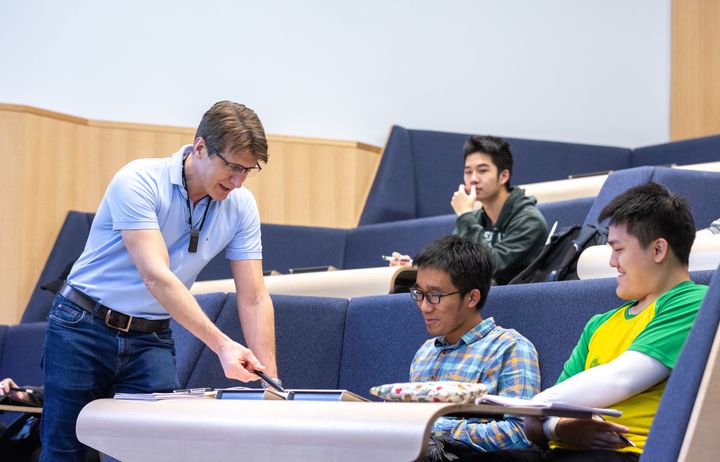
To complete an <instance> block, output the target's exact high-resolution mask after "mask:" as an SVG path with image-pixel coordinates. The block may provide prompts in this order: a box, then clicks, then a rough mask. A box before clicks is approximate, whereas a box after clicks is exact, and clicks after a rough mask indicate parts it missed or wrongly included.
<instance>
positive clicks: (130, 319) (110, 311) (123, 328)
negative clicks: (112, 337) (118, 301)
mask: <svg viewBox="0 0 720 462" xmlns="http://www.w3.org/2000/svg"><path fill="white" fill-rule="evenodd" d="M112 311H113V310H111V309H109V308H108V310H107V312H106V313H105V325H106V326H108V327H111V328H113V329H117V330H119V331H120V332H129V331H130V324H132V320H133V317H132V316H130V315H127V314H126V315H125V316H127V317H128V322H127V324H126V325H125V327H120V326H113V325H112V324H110V314H111V313H112Z"/></svg>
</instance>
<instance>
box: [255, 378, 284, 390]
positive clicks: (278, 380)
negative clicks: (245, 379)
mask: <svg viewBox="0 0 720 462" xmlns="http://www.w3.org/2000/svg"><path fill="white" fill-rule="evenodd" d="M270 378H271V379H273V380H274V381H275V382H277V384H278V385H280V386H281V387H282V380H280V379H278V378H276V377H270ZM260 386H261V387H262V388H263V389H264V388H272V387H271V386H270V385H268V383H267V382H266V381H264V380H260Z"/></svg>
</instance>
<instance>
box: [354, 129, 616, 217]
mask: <svg viewBox="0 0 720 462" xmlns="http://www.w3.org/2000/svg"><path fill="white" fill-rule="evenodd" d="M468 136H469V135H468V134H461V133H445V132H436V131H429V130H408V129H406V128H403V127H398V126H395V127H393V128H392V131H391V133H390V137H389V139H388V142H387V145H386V147H385V151H384V153H383V158H382V161H381V163H380V167H379V168H378V172H377V174H376V176H375V181H374V182H373V186H372V189H371V190H370V194H369V196H368V199H367V201H366V203H365V209H364V210H363V213H362V216H361V218H360V224H361V225H366V224H372V223H383V222H387V221H397V220H406V219H410V218H421V217H429V216H435V215H444V214H448V213H451V212H452V209H451V208H450V197H451V196H452V193H453V192H454V191H456V190H457V187H458V185H459V184H460V183H461V182H462V171H463V157H464V156H463V151H462V147H463V144H464V142H465V140H466V139H467V138H468ZM506 140H507V141H508V142H509V143H510V147H511V150H512V152H513V160H514V167H513V177H512V183H513V184H526V183H536V182H540V181H547V180H557V179H562V178H567V177H568V175H572V174H579V173H590V172H598V171H607V170H618V169H623V168H628V167H629V166H630V150H629V149H625V148H615V147H607V146H591V145H584V144H575V143H557V142H551V141H537V140H526V139H515V138H506Z"/></svg>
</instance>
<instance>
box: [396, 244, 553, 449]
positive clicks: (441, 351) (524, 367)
mask: <svg viewBox="0 0 720 462" xmlns="http://www.w3.org/2000/svg"><path fill="white" fill-rule="evenodd" d="M416 263H417V266H418V272H417V284H416V285H415V286H414V287H413V288H412V289H410V296H411V297H412V298H413V299H414V300H415V301H416V302H417V304H418V308H420V311H421V312H422V315H423V317H424V318H425V326H426V327H427V330H428V332H429V333H430V335H433V336H435V338H432V339H430V340H428V341H426V342H425V344H424V345H423V346H421V347H420V349H419V350H418V351H417V353H416V354H415V358H414V359H413V362H412V365H411V367H410V381H412V382H425V381H437V380H451V381H461V382H472V383H483V384H485V385H486V386H487V392H488V393H491V394H496V395H502V396H508V397H512V398H524V399H530V398H532V397H533V396H534V395H535V394H536V393H537V392H538V391H540V369H539V367H538V358H537V351H535V347H534V346H533V344H532V343H530V341H529V340H527V339H526V338H525V337H523V336H522V335H520V334H519V333H517V332H516V331H515V330H512V329H503V328H502V327H500V326H498V325H496V324H495V321H494V320H493V318H487V319H483V317H482V315H481V314H480V309H481V308H482V306H483V305H484V304H485V301H486V300H487V296H488V291H489V290H490V279H491V275H492V266H491V261H490V253H489V252H488V251H487V249H485V248H483V247H481V246H479V245H477V244H475V243H473V242H470V241H468V240H467V239H464V238H461V237H459V236H446V237H442V238H440V239H437V240H435V241H433V242H431V243H430V244H429V245H428V246H427V247H425V248H424V249H423V250H422V251H421V252H420V254H419V255H418V257H417V260H416ZM431 434H432V440H431V444H430V448H429V450H428V459H427V460H455V459H452V458H450V454H452V455H455V456H461V455H473V454H477V453H482V452H484V451H496V450H498V449H509V448H524V447H528V446H530V443H529V442H528V440H527V439H526V438H525V435H524V434H523V428H522V420H521V419H519V418H518V417H514V416H504V417H503V418H499V419H496V420H485V419H477V418H467V419H466V418H452V417H443V418H440V419H438V420H437V421H435V423H434V424H433V427H432V433H431ZM438 452H439V453H440V454H439V455H440V456H442V457H447V458H442V457H439V455H438Z"/></svg>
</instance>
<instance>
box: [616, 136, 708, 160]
mask: <svg viewBox="0 0 720 462" xmlns="http://www.w3.org/2000/svg"><path fill="white" fill-rule="evenodd" d="M716 161H720V135H715V136H705V137H703V138H694V139H691V140H683V141H674V142H672V143H663V144H656V145H653V146H645V147H642V148H636V149H633V151H632V153H631V154H630V166H631V167H638V166H640V165H670V164H677V165H687V164H698V163H702V162H716Z"/></svg>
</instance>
